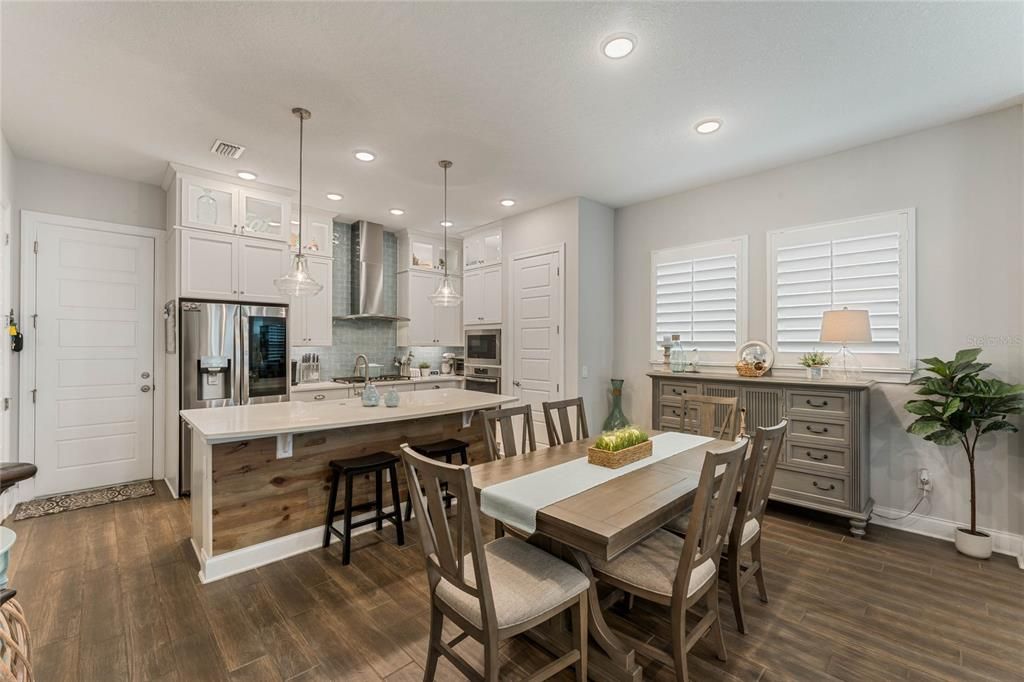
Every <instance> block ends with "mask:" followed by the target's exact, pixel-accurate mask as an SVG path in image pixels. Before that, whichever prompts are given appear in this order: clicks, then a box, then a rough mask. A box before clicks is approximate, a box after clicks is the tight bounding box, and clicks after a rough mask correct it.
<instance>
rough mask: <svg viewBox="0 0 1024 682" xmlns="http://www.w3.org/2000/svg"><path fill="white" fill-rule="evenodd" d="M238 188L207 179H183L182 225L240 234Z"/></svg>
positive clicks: (185, 177)
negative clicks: (238, 232)
mask: <svg viewBox="0 0 1024 682" xmlns="http://www.w3.org/2000/svg"><path fill="white" fill-rule="evenodd" d="M237 211H238V188H237V187H235V186H233V185H229V184H228V183H225V182H220V181H218V180H209V179H207V178H191V177H188V176H183V177H182V178H181V224H182V225H183V226H184V227H198V228H201V229H205V230H215V231H217V232H230V233H235V232H237V231H238V220H237V215H236V213H237Z"/></svg>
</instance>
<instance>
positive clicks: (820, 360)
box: [799, 350, 829, 379]
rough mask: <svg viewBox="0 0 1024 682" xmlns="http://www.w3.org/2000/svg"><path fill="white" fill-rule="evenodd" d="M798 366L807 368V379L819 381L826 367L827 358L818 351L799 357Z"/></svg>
mask: <svg viewBox="0 0 1024 682" xmlns="http://www.w3.org/2000/svg"><path fill="white" fill-rule="evenodd" d="M799 362H800V364H801V365H803V366H804V367H806V368H807V378H808V379H820V378H821V375H822V370H823V369H824V368H825V367H828V362H829V357H828V356H827V355H825V354H824V353H822V352H821V351H818V350H812V351H811V352H810V353H804V354H803V355H801V356H800V360H799Z"/></svg>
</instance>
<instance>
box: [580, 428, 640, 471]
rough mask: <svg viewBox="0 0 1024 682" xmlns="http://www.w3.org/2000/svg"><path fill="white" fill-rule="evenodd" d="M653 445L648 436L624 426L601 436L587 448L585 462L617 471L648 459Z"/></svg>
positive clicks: (636, 429) (638, 430)
mask: <svg viewBox="0 0 1024 682" xmlns="http://www.w3.org/2000/svg"><path fill="white" fill-rule="evenodd" d="M652 448H653V444H652V443H651V438H650V436H648V435H647V433H646V432H645V431H641V430H640V429H638V428H637V427H635V426H626V427H623V428H621V429H615V430H614V431H608V432H607V433H603V434H601V437H600V438H598V439H597V440H596V441H595V442H594V444H593V445H592V446H590V447H589V448H587V461H588V462H590V463H591V464H596V465H598V466H602V467H607V468H609V469H618V468H619V467H622V466H625V465H627V464H632V463H633V462H636V461H639V460H641V459H643V458H644V457H650V456H651V451H652Z"/></svg>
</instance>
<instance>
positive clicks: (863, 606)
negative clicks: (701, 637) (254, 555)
mask: <svg viewBox="0 0 1024 682" xmlns="http://www.w3.org/2000/svg"><path fill="white" fill-rule="evenodd" d="M157 488H158V491H159V492H158V495H157V496H156V497H150V498H145V499H141V500H133V501H128V502H120V503H116V504H110V505H106V506H102V507H95V508H92V509H84V510H78V511H73V512H67V513H63V514H58V515H55V516H49V517H43V518H38V519H31V520H28V521H21V522H16V523H10V526H11V527H12V528H13V529H14V530H15V531H16V532H17V533H18V542H17V544H16V546H15V549H14V551H13V553H12V554H13V556H12V564H11V570H10V577H11V584H12V586H13V587H15V588H16V589H17V590H18V598H19V599H20V600H21V603H22V604H23V605H24V607H25V610H26V612H27V614H28V618H29V621H30V623H31V626H32V629H33V642H34V647H35V650H34V655H33V659H34V664H35V668H36V679H37V680H38V681H39V682H57V681H60V680H75V681H81V682H91V681H94V680H95V681H98V682H111V681H115V680H182V681H188V682H196V681H201V680H246V681H254V682H259V681H262V680H275V681H279V680H297V681H298V680H301V681H303V682H307V681H312V680H364V679H365V680H380V679H386V680H389V681H402V682H405V681H407V680H409V681H412V680H420V679H422V669H421V667H420V664H421V663H422V661H423V659H424V651H425V646H426V638H427V626H428V619H427V586H426V579H425V577H424V572H423V568H422V558H421V556H420V554H419V550H418V548H417V547H416V546H415V545H413V544H407V545H406V546H405V547H403V548H398V547H396V546H394V545H393V544H392V542H391V541H392V539H393V533H392V532H390V531H388V530H385V532H384V533H383V536H382V535H378V534H376V533H368V534H365V535H362V536H360V537H359V539H358V542H357V543H356V544H357V546H358V549H356V550H355V551H354V552H353V563H352V565H350V566H347V567H342V566H341V563H340V551H339V547H338V545H337V544H335V545H333V546H332V547H331V549H329V550H314V551H311V552H308V553H306V554H302V555H299V556H296V557H293V558H291V559H287V560H285V561H282V562H279V563H276V564H274V565H271V566H266V567H264V568H260V569H258V570H254V571H249V572H247V573H245V574H242V575H238V576H235V577H232V578H228V579H226V580H223V581H220V582H216V583H213V584H210V585H201V584H199V582H198V580H197V577H196V569H197V566H196V563H195V560H194V558H193V557H192V556H191V549H190V547H189V544H188V539H187V538H188V534H189V519H188V503H187V502H183V501H175V500H173V499H171V498H170V496H169V495H168V494H167V492H166V489H165V488H164V487H163V486H162V485H158V486H157ZM845 528H846V525H845V524H843V523H833V522H831V521H830V520H828V519H826V518H823V517H814V518H811V517H807V516H803V515H797V514H796V513H794V511H793V510H789V509H775V508H773V509H772V510H770V512H769V516H768V518H767V519H766V522H765V530H764V533H765V540H764V542H765V547H766V565H767V575H768V589H769V593H770V597H771V601H770V603H768V604H762V603H760V602H759V601H758V600H757V598H756V596H755V594H754V590H753V586H752V585H751V586H750V589H749V591H748V592H747V593H746V595H745V602H744V603H745V606H746V607H747V616H748V618H749V633H748V634H747V635H740V634H739V633H738V632H737V631H736V628H735V624H734V621H733V617H732V611H731V609H730V607H729V602H728V597H727V596H726V595H725V594H723V595H722V599H723V602H722V604H723V611H722V612H723V614H724V627H725V637H726V644H727V646H728V652H729V660H728V662H726V663H721V662H719V661H718V660H717V659H715V657H714V655H713V654H712V652H711V650H710V649H709V647H707V646H706V645H704V644H703V643H701V644H698V645H697V647H696V648H695V649H694V652H693V653H692V654H691V656H690V659H689V660H690V672H691V679H696V680H704V679H709V680H776V679H788V680H814V681H817V680H832V679H840V680H1012V679H1024V571H1021V570H1020V569H1018V568H1017V567H1016V564H1015V562H1013V561H1011V560H1010V559H1009V558H1007V557H994V558H993V559H992V560H991V561H983V562H978V561H972V560H969V559H967V558H965V557H962V556H958V555H957V554H956V552H955V551H954V549H953V547H952V545H951V544H949V543H946V542H940V541H937V540H931V539H928V538H922V537H920V536H915V535H910V534H907V533H901V532H898V531H891V530H887V529H884V528H879V527H876V526H872V527H871V528H870V531H869V533H868V536H867V538H865V539H863V540H855V539H853V538H851V537H849V536H848V535H847V534H846V532H845ZM410 530H411V529H410ZM409 535H411V536H412V538H413V540H414V539H415V532H411V533H409ZM609 619H610V620H611V621H612V622H613V624H614V625H617V626H619V627H624V628H625V627H628V628H630V629H631V630H632V631H633V632H634V634H638V636H640V637H643V638H647V639H650V640H654V641H661V642H665V641H666V640H665V636H666V633H667V632H668V622H667V620H666V614H665V613H662V612H661V611H660V610H659V609H658V608H656V607H654V606H652V605H645V604H644V603H642V602H638V603H637V606H636V608H634V610H633V611H632V613H630V614H629V619H630V620H629V621H628V622H627V621H625V620H623V617H622V616H621V615H619V614H617V613H614V612H613V613H612V614H611V615H610V616H609ZM458 649H459V650H460V651H461V652H462V653H463V654H464V655H466V656H467V657H469V658H470V659H471V660H475V661H477V662H478V663H479V662H480V657H479V655H478V652H477V650H476V648H475V645H474V644H473V643H472V642H464V643H462V644H460V645H459V647H458ZM503 652H504V659H505V666H504V669H503V678H505V679H522V678H523V677H524V676H525V675H526V674H527V673H528V672H531V671H533V670H536V669H537V668H538V667H539V666H540V665H542V664H543V663H544V662H546V661H548V660H550V658H549V657H548V656H547V655H546V654H545V653H543V652H542V651H540V650H538V649H536V648H534V647H533V646H532V645H531V644H528V643H526V642H524V641H520V640H514V641H512V642H509V643H507V644H506V645H505V646H504V649H503ZM641 662H642V663H644V661H641ZM459 677H460V676H459V675H458V674H457V673H455V672H454V669H453V668H452V667H451V666H450V665H447V664H443V663H442V666H441V667H440V668H439V674H438V679H442V680H448V679H459ZM645 677H646V678H650V679H664V680H668V679H672V675H671V673H670V672H669V671H668V670H666V669H664V668H661V667H660V666H657V665H652V666H649V667H647V668H645ZM566 679H571V678H570V677H569V676H568V675H567V676H566Z"/></svg>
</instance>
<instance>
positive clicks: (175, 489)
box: [162, 478, 178, 499]
mask: <svg viewBox="0 0 1024 682" xmlns="http://www.w3.org/2000/svg"><path fill="white" fill-rule="evenodd" d="M162 480H163V482H164V485H166V486H167V489H168V490H169V491H170V492H171V497H173V498H174V499H178V487H177V486H174V485H171V482H170V481H169V480H167V479H166V478H165V479H162Z"/></svg>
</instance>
